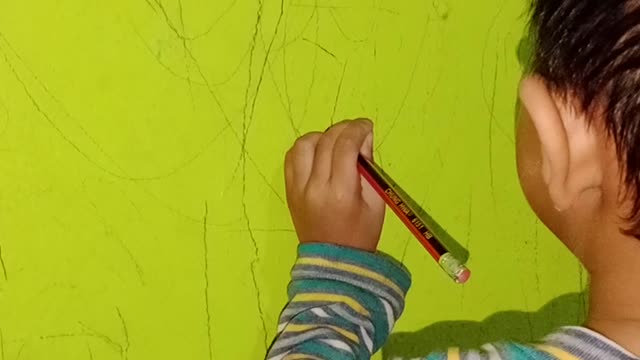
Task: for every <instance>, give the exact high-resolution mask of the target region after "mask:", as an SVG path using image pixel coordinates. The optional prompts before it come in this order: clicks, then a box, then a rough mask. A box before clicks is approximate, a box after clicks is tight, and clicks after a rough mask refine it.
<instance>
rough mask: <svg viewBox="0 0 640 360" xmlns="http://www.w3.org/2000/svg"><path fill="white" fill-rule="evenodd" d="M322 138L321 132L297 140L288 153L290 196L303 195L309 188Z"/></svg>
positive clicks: (287, 178)
mask: <svg viewBox="0 0 640 360" xmlns="http://www.w3.org/2000/svg"><path fill="white" fill-rule="evenodd" d="M321 136H322V133H319V132H312V133H308V134H306V135H304V136H302V137H300V138H299V139H298V140H296V142H295V144H294V145H293V147H292V148H291V150H289V151H288V152H287V155H286V156H285V166H284V167H285V183H286V188H287V195H288V196H291V195H293V194H294V193H296V194H300V193H302V191H303V190H304V188H305V187H306V186H307V183H308V182H309V177H310V176H311V170H312V168H313V159H314V156H315V152H316V146H317V145H318V141H319V140H320V137H321Z"/></svg>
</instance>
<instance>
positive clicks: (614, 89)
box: [531, 0, 640, 237]
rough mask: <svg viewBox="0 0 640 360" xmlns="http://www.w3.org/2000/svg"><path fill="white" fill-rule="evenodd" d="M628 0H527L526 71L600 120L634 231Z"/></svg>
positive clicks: (632, 12) (633, 38) (636, 36)
mask: <svg viewBox="0 0 640 360" xmlns="http://www.w3.org/2000/svg"><path fill="white" fill-rule="evenodd" d="M638 5H639V4H638V1H636V0H534V3H533V8H532V17H531V35H532V36H533V40H534V46H535V49H534V54H533V59H532V60H533V61H532V64H531V65H532V68H531V70H532V71H533V72H535V73H536V74H538V75H540V76H541V77H542V78H543V79H544V80H545V82H546V84H547V86H548V87H549V89H550V91H551V92H553V93H554V94H555V95H557V96H561V97H562V98H564V99H565V100H566V99H568V98H571V99H572V100H574V101H576V104H575V105H576V107H577V108H576V109H575V110H576V111H578V112H581V113H584V114H586V115H587V116H586V118H587V119H588V121H589V122H590V124H591V123H592V122H593V121H594V119H598V121H600V120H602V121H603V123H602V124H599V125H602V126H603V128H604V129H606V131H607V133H608V134H609V136H610V138H611V139H613V141H614V142H615V146H616V150H617V154H618V159H619V161H620V164H621V165H622V166H623V168H624V175H623V179H622V180H623V181H624V183H625V184H626V188H627V191H626V193H625V194H624V195H625V196H626V198H627V199H630V200H633V206H632V208H631V211H630V212H629V213H628V214H627V218H626V219H625V220H627V221H629V223H630V224H629V225H630V226H629V228H628V229H625V232H627V233H629V234H632V235H635V236H636V237H638V236H640V6H638Z"/></svg>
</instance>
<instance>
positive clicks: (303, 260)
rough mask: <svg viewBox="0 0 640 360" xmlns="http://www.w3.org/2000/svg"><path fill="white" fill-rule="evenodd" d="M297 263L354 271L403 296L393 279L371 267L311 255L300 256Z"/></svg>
mask: <svg viewBox="0 0 640 360" xmlns="http://www.w3.org/2000/svg"><path fill="white" fill-rule="evenodd" d="M296 264H299V265H316V266H323V267H328V268H332V269H337V270H342V271H346V272H350V273H354V274H356V275H360V276H364V277H367V278H369V279H372V280H375V281H377V282H379V283H382V284H384V285H386V286H388V287H390V288H391V289H392V290H393V291H395V292H396V293H397V294H398V296H403V295H402V290H401V289H400V287H398V285H396V284H395V283H394V282H393V281H391V280H389V279H388V278H386V277H384V276H382V275H380V274H379V273H377V272H375V271H371V270H369V269H365V268H363V267H360V266H356V265H351V264H345V263H340V262H335V261H329V260H325V259H319V258H310V257H303V258H299V259H298V261H296Z"/></svg>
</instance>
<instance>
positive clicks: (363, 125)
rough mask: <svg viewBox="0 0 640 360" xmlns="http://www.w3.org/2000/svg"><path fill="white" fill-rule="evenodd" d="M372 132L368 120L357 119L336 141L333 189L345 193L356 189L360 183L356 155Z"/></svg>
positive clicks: (332, 177)
mask: <svg viewBox="0 0 640 360" xmlns="http://www.w3.org/2000/svg"><path fill="white" fill-rule="evenodd" d="M372 131H373V124H372V123H371V121H370V120H367V119H358V120H354V121H351V122H349V123H348V125H347V126H346V127H345V128H344V130H343V131H342V132H341V133H340V136H339V137H338V139H336V142H335V146H334V149H333V165H332V169H331V185H332V187H333V188H334V189H341V190H343V191H345V192H347V193H348V192H354V190H355V189H357V185H358V184H359V181H360V175H359V174H358V155H359V154H360V151H361V149H363V148H364V147H365V146H366V145H365V143H366V142H367V141H368V140H367V139H370V138H371V136H372V135H371V133H372ZM369 141H370V140H369ZM369 152H370V151H369Z"/></svg>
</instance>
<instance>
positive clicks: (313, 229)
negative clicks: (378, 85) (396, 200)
mask: <svg viewBox="0 0 640 360" xmlns="http://www.w3.org/2000/svg"><path fill="white" fill-rule="evenodd" d="M372 152H373V124H372V123H371V121H369V120H364V119H360V120H353V121H343V122H341V123H338V124H336V125H334V126H332V127H331V128H329V129H328V130H327V131H326V132H325V133H318V132H315V133H309V134H306V135H304V136H302V137H301V138H300V139H298V140H297V141H296V143H295V144H294V146H293V148H291V150H289V152H288V153H287V156H286V159H285V178H286V187H287V202H288V203H289V210H290V211H291V217H292V218H293V224H294V226H295V228H296V232H297V233H298V238H299V239H300V242H301V243H310V242H323V243H331V244H336V245H341V246H347V247H352V248H357V249H361V250H366V251H375V250H376V247H377V245H378V241H379V240H380V233H381V231H382V222H383V220H384V201H383V200H382V199H381V198H380V197H379V196H378V194H376V192H375V190H374V189H373V188H372V187H371V186H370V185H369V184H368V183H367V182H366V180H364V179H362V178H361V177H360V174H359V173H358V166H357V164H358V154H362V155H363V156H364V157H365V158H368V159H371V157H372Z"/></svg>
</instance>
